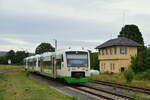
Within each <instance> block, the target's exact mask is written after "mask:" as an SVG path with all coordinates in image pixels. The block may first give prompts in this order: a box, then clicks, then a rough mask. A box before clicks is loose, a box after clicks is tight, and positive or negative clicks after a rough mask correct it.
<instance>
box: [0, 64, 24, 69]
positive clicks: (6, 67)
mask: <svg viewBox="0 0 150 100" xmlns="http://www.w3.org/2000/svg"><path fill="white" fill-rule="evenodd" d="M22 67H23V66H17V65H0V69H9V68H22Z"/></svg>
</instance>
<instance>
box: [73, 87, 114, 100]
mask: <svg viewBox="0 0 150 100" xmlns="http://www.w3.org/2000/svg"><path fill="white" fill-rule="evenodd" d="M71 88H74V89H77V90H79V91H83V92H85V93H89V94H92V95H94V96H96V97H100V98H103V99H106V100H115V99H112V98H110V97H107V96H103V95H100V94H96V93H94V92H91V91H88V90H85V89H82V88H79V87H74V86H71Z"/></svg>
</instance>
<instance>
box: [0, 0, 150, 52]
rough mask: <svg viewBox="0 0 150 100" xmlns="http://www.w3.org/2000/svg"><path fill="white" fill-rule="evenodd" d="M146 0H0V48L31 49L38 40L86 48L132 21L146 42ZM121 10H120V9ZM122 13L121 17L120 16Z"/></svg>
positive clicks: (149, 31) (149, 35) (149, 37)
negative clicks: (55, 41) (55, 40)
mask: <svg viewBox="0 0 150 100" xmlns="http://www.w3.org/2000/svg"><path fill="white" fill-rule="evenodd" d="M149 4H150V1H149V0H0V37H1V38H0V51H8V50H10V49H14V50H28V51H30V52H34V50H35V48H36V46H37V45H39V44H40V43H41V42H50V43H51V44H52V45H54V41H53V40H52V39H57V40H58V48H59V49H61V48H68V47H72V48H81V47H84V48H89V49H92V50H93V49H94V48H95V47H96V46H97V45H99V44H101V43H103V42H104V41H107V40H109V39H111V38H115V37H117V35H118V34H119V31H120V30H121V27H122V26H123V24H124V23H125V24H136V25H138V27H139V29H140V31H141V32H142V34H143V37H144V41H145V43H146V44H150V6H149ZM123 12H124V13H123ZM123 15H125V17H123Z"/></svg>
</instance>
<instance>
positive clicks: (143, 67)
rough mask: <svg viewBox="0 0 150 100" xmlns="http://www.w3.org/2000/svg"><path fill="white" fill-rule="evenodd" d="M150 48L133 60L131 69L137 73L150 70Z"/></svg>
mask: <svg viewBox="0 0 150 100" xmlns="http://www.w3.org/2000/svg"><path fill="white" fill-rule="evenodd" d="M149 61H150V47H149V48H144V49H143V50H142V51H141V52H139V53H138V55H137V56H134V57H132V58H131V68H132V69H133V70H134V72H135V73H138V72H144V71H147V70H150V62H149Z"/></svg>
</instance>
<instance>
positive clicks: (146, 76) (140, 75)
mask: <svg viewBox="0 0 150 100" xmlns="http://www.w3.org/2000/svg"><path fill="white" fill-rule="evenodd" d="M135 79H137V80H150V70H148V71H146V72H142V73H138V74H137V75H136V77H135Z"/></svg>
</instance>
